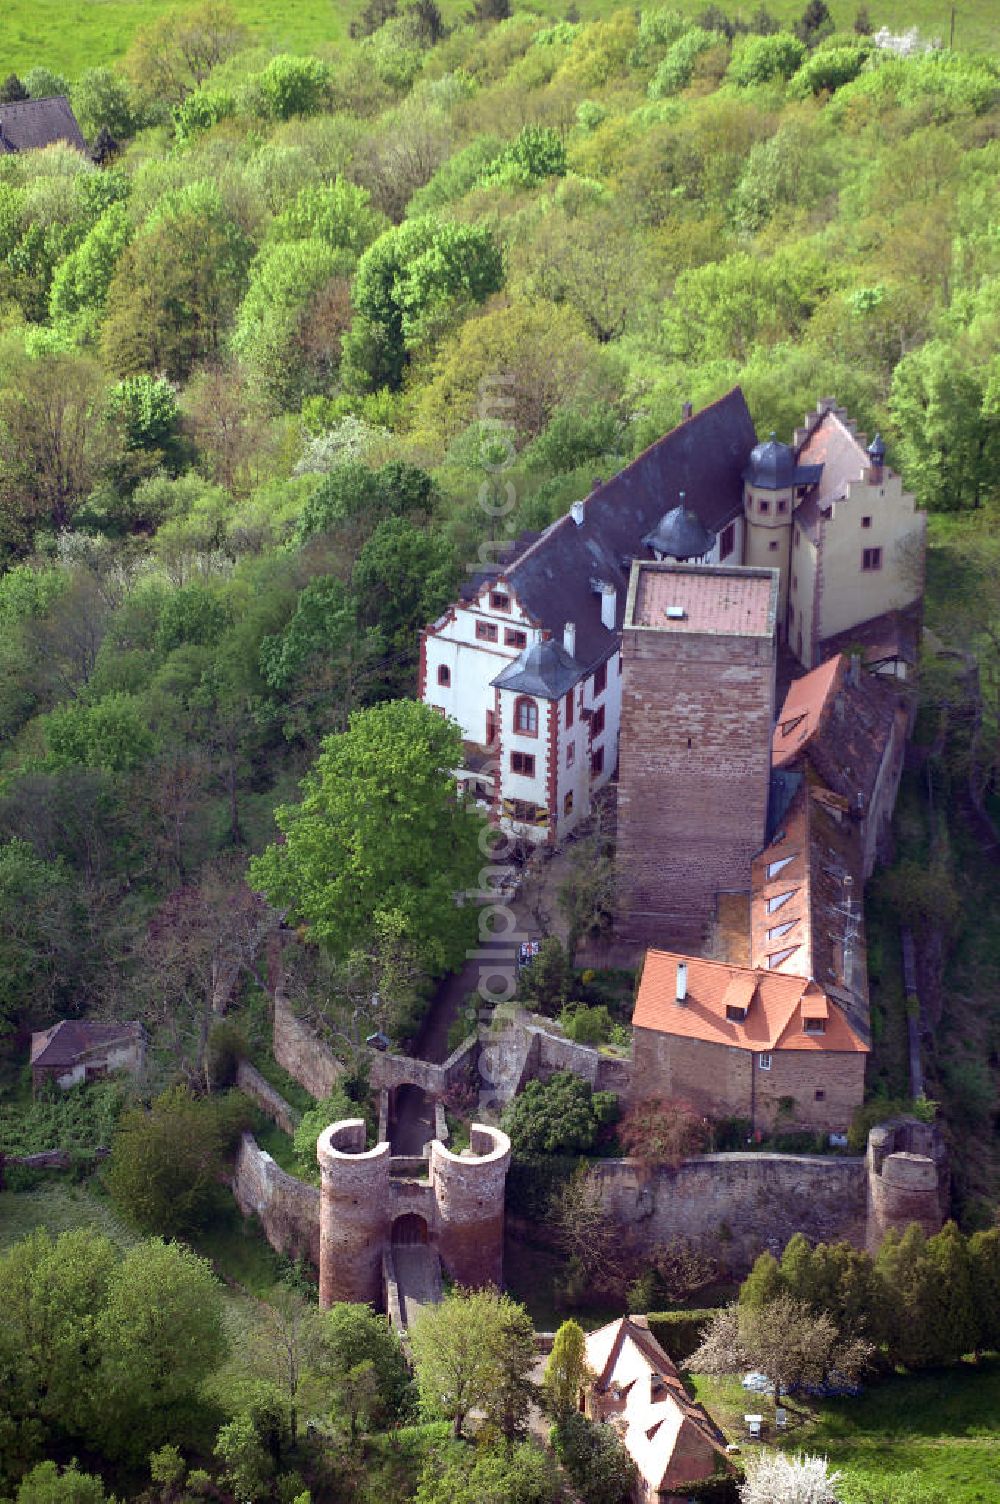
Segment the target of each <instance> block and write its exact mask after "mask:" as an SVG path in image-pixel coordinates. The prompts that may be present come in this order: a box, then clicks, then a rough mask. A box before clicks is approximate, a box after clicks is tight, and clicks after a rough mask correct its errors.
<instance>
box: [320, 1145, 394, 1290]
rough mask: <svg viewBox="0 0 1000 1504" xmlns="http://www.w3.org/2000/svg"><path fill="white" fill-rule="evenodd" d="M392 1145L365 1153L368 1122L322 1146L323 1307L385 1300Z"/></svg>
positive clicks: (321, 1275)
mask: <svg viewBox="0 0 1000 1504" xmlns="http://www.w3.org/2000/svg"><path fill="white" fill-rule="evenodd" d="M389 1152H390V1151H389V1145H388V1144H387V1143H381V1144H378V1145H377V1146H376V1147H375V1148H374V1149H365V1124H364V1120H363V1119H362V1118H345V1119H344V1120H343V1121H342V1122H339V1123H331V1125H330V1127H329V1128H324V1130H323V1132H322V1133H321V1134H320V1136H319V1140H318V1142H317V1144H316V1157H317V1159H318V1160H319V1167H320V1175H321V1178H322V1190H321V1193H320V1211H319V1303H320V1305H321V1306H324V1307H325V1306H331V1305H333V1304H334V1302H335V1301H339V1300H349V1301H358V1302H361V1301H369V1302H371V1304H372V1305H374V1306H375V1307H378V1306H379V1305H380V1303H381V1299H382V1254H383V1252H384V1250H385V1247H386V1244H387V1242H388V1238H389V1222H390V1198H389Z"/></svg>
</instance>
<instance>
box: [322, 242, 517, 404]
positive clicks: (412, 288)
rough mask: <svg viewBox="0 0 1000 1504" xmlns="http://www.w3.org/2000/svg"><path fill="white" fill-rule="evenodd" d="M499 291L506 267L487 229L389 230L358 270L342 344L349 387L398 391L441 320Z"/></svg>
mask: <svg viewBox="0 0 1000 1504" xmlns="http://www.w3.org/2000/svg"><path fill="white" fill-rule="evenodd" d="M502 283H503V259H502V257H501V254H500V250H499V247H498V246H497V244H496V241H495V240H494V238H493V234H492V232H491V230H490V229H489V227H488V226H486V225H459V224H450V223H443V222H441V221H439V220H438V219H436V218H435V216H434V215H432V214H425V215H421V216H420V217H418V218H417V219H409V220H406V221H404V223H403V224H401V225H399V226H398V227H397V228H395V229H392V230H387V231H386V233H385V234H384V235H381V236H380V237H379V239H378V240H376V241H375V243H374V245H372V246H369V248H368V250H367V251H365V253H364V255H363V256H362V257H361V260H360V262H359V263H358V272H357V277H356V278H355V282H354V306H355V309H356V310H357V315H358V317H357V319H356V321H355V325H354V328H353V329H352V331H351V335H350V339H349V341H348V344H347V356H348V361H349V366H350V370H351V372H352V374H353V377H354V379H355V380H356V381H357V382H358V383H359V384H360V385H361V387H362V388H365V387H368V388H375V387H381V386H389V387H392V388H396V387H399V386H400V385H401V384H402V380H403V372H404V370H405V368H406V366H407V363H408V361H409V358H410V354H411V352H412V351H413V350H414V349H415V348H416V347H417V346H418V345H419V344H420V343H421V342H422V341H423V340H424V339H426V338H427V337H428V336H429V335H430V334H431V333H433V331H434V329H435V328H436V327H437V326H439V325H440V323H441V321H442V319H443V318H444V317H445V316H447V315H448V313H449V312H452V311H454V308H455V306H456V305H458V304H465V305H468V304H474V303H482V302H483V300H484V299H485V298H487V297H488V296H489V295H490V293H492V292H496V291H497V290H498V289H499V288H500V286H501V285H502Z"/></svg>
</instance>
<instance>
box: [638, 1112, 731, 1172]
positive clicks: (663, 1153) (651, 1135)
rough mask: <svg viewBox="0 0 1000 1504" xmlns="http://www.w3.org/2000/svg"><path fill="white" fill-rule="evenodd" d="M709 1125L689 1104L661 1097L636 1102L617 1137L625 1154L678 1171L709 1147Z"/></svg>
mask: <svg viewBox="0 0 1000 1504" xmlns="http://www.w3.org/2000/svg"><path fill="white" fill-rule="evenodd" d="M709 1136H710V1124H709V1121H708V1119H707V1118H706V1117H704V1116H703V1115H702V1114H700V1113H698V1112H696V1110H695V1109H694V1108H693V1107H692V1106H691V1105H690V1103H688V1102H681V1101H671V1100H669V1099H668V1098H666V1097H660V1098H657V1099H655V1100H653V1101H650V1102H637V1103H636V1104H635V1105H634V1106H633V1107H630V1108H629V1110H628V1111H627V1112H626V1114H625V1116H624V1117H623V1118H622V1121H621V1124H620V1125H619V1129H618V1137H619V1139H620V1140H621V1143H622V1147H623V1148H624V1150H625V1152H626V1154H629V1155H631V1156H632V1157H633V1158H635V1159H642V1160H645V1161H646V1162H647V1163H648V1164H657V1165H670V1166H671V1167H672V1168H675V1169H676V1167H677V1166H678V1165H679V1164H681V1163H682V1162H683V1161H684V1160H685V1159H687V1158H688V1156H689V1155H691V1154H700V1153H701V1152H702V1151H703V1150H704V1149H705V1148H706V1147H707V1145H708V1142H709Z"/></svg>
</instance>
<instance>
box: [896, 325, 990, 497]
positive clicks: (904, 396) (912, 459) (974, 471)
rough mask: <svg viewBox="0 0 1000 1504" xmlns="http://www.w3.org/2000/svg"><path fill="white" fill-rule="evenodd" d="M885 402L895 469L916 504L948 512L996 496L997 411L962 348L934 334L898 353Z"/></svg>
mask: <svg viewBox="0 0 1000 1504" xmlns="http://www.w3.org/2000/svg"><path fill="white" fill-rule="evenodd" d="M994 380H995V378H994ZM891 404H892V413H893V417H894V419H895V422H896V426H897V428H898V430H899V435H900V446H899V460H900V465H901V468H902V471H903V475H904V477H905V479H906V482H907V484H908V485H910V486H912V487H913V489H914V490H915V491H916V493H917V495H918V497H919V498H920V500H921V502H923V503H924V505H926V506H930V507H934V508H936V509H938V510H941V511H953V510H958V509H960V508H962V507H978V506H979V505H980V504H981V503H982V502H983V501H985V500H987V499H988V498H989V497H991V496H993V495H995V494H996V491H997V474H998V470H1000V409H998V406H997V404H996V402H995V401H994V402H992V403H991V402H990V401H989V400H988V383H987V373H986V372H985V371H984V370H983V368H981V367H979V366H977V363H976V362H975V361H974V360H973V359H972V358H971V355H970V352H963V350H962V349H961V348H960V347H959V345H958V343H957V342H955V341H951V340H947V341H946V340H943V339H937V340H929V341H928V343H927V344H925V345H922V346H921V347H920V349H919V350H914V351H912V352H911V353H910V354H909V355H906V356H904V358H903V359H902V360H901V361H900V363H899V365H898V366H897V367H896V369H895V371H894V373H893V378H892V397H891Z"/></svg>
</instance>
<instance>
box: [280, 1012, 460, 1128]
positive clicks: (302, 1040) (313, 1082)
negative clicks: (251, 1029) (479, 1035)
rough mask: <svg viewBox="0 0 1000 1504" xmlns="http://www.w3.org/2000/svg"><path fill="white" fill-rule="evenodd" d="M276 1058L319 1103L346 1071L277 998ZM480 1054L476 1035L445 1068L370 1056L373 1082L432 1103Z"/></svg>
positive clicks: (390, 1056)
mask: <svg viewBox="0 0 1000 1504" xmlns="http://www.w3.org/2000/svg"><path fill="white" fill-rule="evenodd" d="M273 1049H274V1058H275V1060H277V1062H278V1064H279V1065H280V1066H282V1067H283V1068H284V1069H285V1070H286V1071H287V1072H288V1074H289V1075H290V1076H292V1077H294V1079H295V1080H296V1081H298V1082H299V1084H300V1085H301V1086H304V1087H305V1089H306V1091H308V1092H310V1093H311V1094H312V1095H313V1096H314V1097H315V1098H316V1099H317V1101H320V1100H322V1098H323V1097H328V1096H329V1095H330V1093H331V1091H332V1090H333V1088H334V1086H335V1084H336V1082H337V1080H338V1079H339V1077H340V1076H341V1075H342V1074H343V1071H344V1067H343V1065H342V1064H341V1062H340V1061H339V1060H338V1059H337V1057H336V1055H335V1054H334V1053H333V1051H332V1050H331V1049H330V1047H329V1045H327V1044H325V1043H324V1042H323V1040H322V1039H320V1038H319V1036H318V1035H317V1034H316V1033H315V1032H314V1031H313V1030H312V1029H311V1028H310V1027H309V1025H308V1024H306V1023H304V1022H303V1021H302V1019H300V1018H297V1017H296V1015H295V1013H294V1012H293V1010H292V1008H291V1007H290V1005H289V1003H288V1002H287V1000H286V999H285V998H284V997H283V995H282V994H281V993H280V992H278V993H276V995H275V998H274V1034H273ZM478 1054H479V1041H478V1040H477V1039H476V1037H475V1035H471V1036H470V1037H469V1038H468V1039H466V1040H463V1042H462V1043H461V1044H460V1045H459V1047H458V1049H457V1050H454V1051H453V1052H452V1054H451V1055H449V1056H448V1059H447V1060H445V1061H444V1062H443V1063H442V1064H437V1063H436V1062H434V1061H431V1060H413V1059H411V1058H410V1057H409V1056H408V1055H393V1054H390V1053H389V1052H388V1051H380V1050H369V1051H368V1054H367V1059H368V1064H369V1079H370V1081H371V1085H372V1089H373V1090H374V1091H381V1090H383V1089H385V1090H388V1091H391V1090H392V1089H393V1088H394V1087H397V1086H407V1085H411V1086H419V1087H420V1088H421V1090H423V1091H426V1092H427V1094H428V1095H429V1096H431V1097H443V1096H444V1095H445V1093H446V1092H447V1091H448V1090H449V1088H450V1087H452V1086H454V1085H456V1084H457V1083H458V1082H459V1081H461V1080H462V1079H463V1078H464V1077H465V1076H467V1075H468V1073H469V1071H470V1069H472V1068H474V1066H475V1064H476V1059H477V1057H478Z"/></svg>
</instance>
